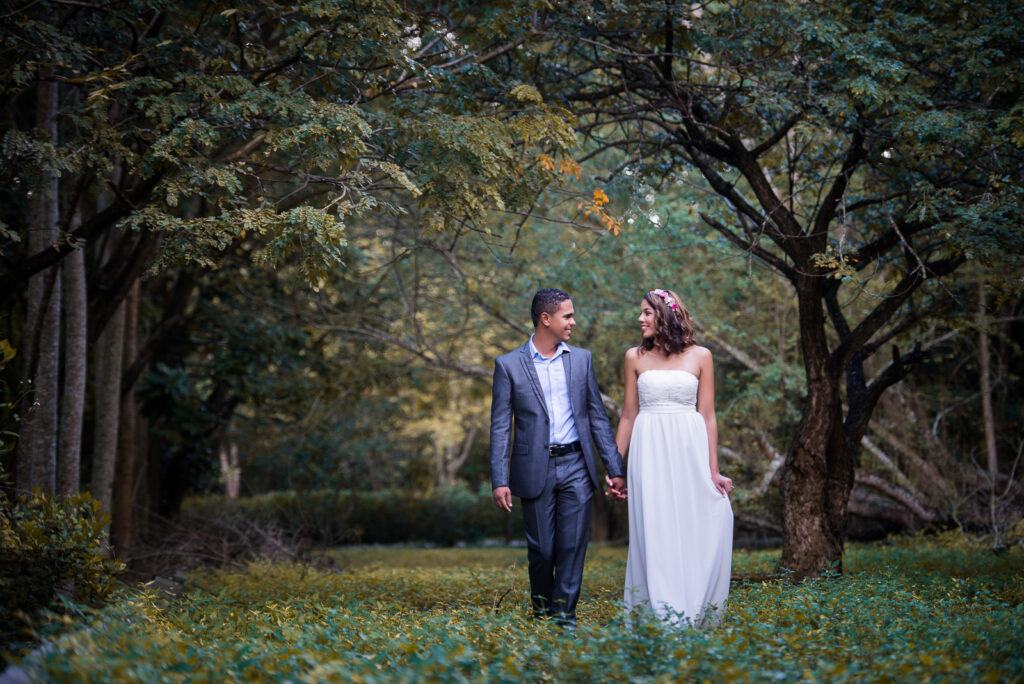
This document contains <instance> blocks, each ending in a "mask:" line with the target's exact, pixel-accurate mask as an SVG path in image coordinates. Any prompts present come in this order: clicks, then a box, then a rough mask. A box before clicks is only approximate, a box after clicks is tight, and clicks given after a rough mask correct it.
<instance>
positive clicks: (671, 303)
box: [651, 288, 679, 311]
mask: <svg viewBox="0 0 1024 684" xmlns="http://www.w3.org/2000/svg"><path fill="white" fill-rule="evenodd" d="M651 292H653V293H654V294H656V295H658V296H659V297H661V301H663V302H665V306H667V307H668V308H670V309H672V310H673V311H679V305H678V304H676V300H675V299H673V298H672V295H670V294H669V293H668V292H666V291H665V290H662V289H661V288H655V289H653V290H651Z"/></svg>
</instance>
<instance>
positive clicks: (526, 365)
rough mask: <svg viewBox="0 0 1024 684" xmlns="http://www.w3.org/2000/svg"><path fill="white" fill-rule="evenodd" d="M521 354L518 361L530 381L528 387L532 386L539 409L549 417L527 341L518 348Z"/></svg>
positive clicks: (549, 412)
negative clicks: (520, 362)
mask: <svg viewBox="0 0 1024 684" xmlns="http://www.w3.org/2000/svg"><path fill="white" fill-rule="evenodd" d="M520 350H521V351H522V354H521V355H520V357H519V360H520V361H522V363H523V372H524V373H526V377H527V378H529V379H530V385H531V386H533V391H534V393H535V394H536V395H537V401H539V402H540V405H541V407H542V408H543V409H544V413H546V414H548V416H550V415H551V411H550V410H549V409H548V405H547V402H545V401H544V392H542V391H541V389H540V376H539V375H537V367H536V366H534V365H533V356H532V354H531V353H530V341H529V340H527V341H526V344H524V345H523V346H522V347H520Z"/></svg>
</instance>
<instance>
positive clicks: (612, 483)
mask: <svg viewBox="0 0 1024 684" xmlns="http://www.w3.org/2000/svg"><path fill="white" fill-rule="evenodd" d="M604 481H605V482H606V483H607V484H608V488H607V489H605V490H604V495H605V496H609V497H612V496H613V497H615V498H616V499H625V498H626V480H625V478H622V477H616V478H610V477H608V476H607V475H605V476H604Z"/></svg>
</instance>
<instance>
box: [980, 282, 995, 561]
mask: <svg viewBox="0 0 1024 684" xmlns="http://www.w3.org/2000/svg"><path fill="white" fill-rule="evenodd" d="M987 309H988V299H987V297H986V296H985V283H984V282H979V283H978V362H979V366H980V367H979V369H978V370H979V375H980V380H981V388H980V389H981V422H982V424H983V426H984V428H985V453H986V455H987V456H988V478H989V493H988V511H989V517H990V518H991V524H992V532H993V533H994V534H995V536H996V545H997V546H998V545H999V543H1000V541H999V526H998V518H997V517H996V500H997V498H998V497H997V495H996V482H997V481H998V478H999V453H998V451H997V450H996V421H995V418H994V417H993V415H992V382H991V372H992V361H991V359H990V352H989V341H988V329H987V325H988V321H987V318H988V317H987V316H986V310H987Z"/></svg>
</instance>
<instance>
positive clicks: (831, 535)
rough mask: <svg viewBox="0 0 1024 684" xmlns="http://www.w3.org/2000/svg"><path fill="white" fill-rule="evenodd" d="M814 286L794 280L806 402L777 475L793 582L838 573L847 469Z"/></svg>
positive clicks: (784, 561) (849, 479)
mask: <svg viewBox="0 0 1024 684" xmlns="http://www.w3.org/2000/svg"><path fill="white" fill-rule="evenodd" d="M819 288H820V283H819V281H818V280H817V279H816V278H814V277H813V276H800V277H799V278H798V281H797V296H798V303H799V311H800V330H801V346H802V351H803V361H804V371H805V373H806V378H807V400H806V403H805V405H804V410H803V418H802V420H801V421H800V427H799V429H798V431H797V435H796V438H795V439H794V440H793V444H792V446H791V448H790V452H789V455H788V457H787V458H786V463H785V465H784V466H783V471H782V499H783V505H782V522H783V525H782V527H783V534H782V558H781V559H780V560H779V565H780V567H782V568H785V569H786V570H788V571H790V572H792V573H794V574H795V576H796V577H798V578H800V577H812V576H817V575H819V574H821V573H822V572H823V571H825V570H826V569H829V568H832V569H835V570H841V569H842V565H841V563H842V557H843V533H844V526H845V512H846V503H847V501H848V498H849V492H850V488H851V487H852V484H853V469H852V465H851V463H850V462H849V457H848V453H847V450H846V449H845V446H844V439H843V413H842V403H841V401H840V395H839V389H840V387H839V373H838V372H836V369H834V368H833V367H832V365H831V364H830V357H829V350H828V344H827V339H826V337H825V319H824V315H823V311H822V299H821V296H820V292H819Z"/></svg>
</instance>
